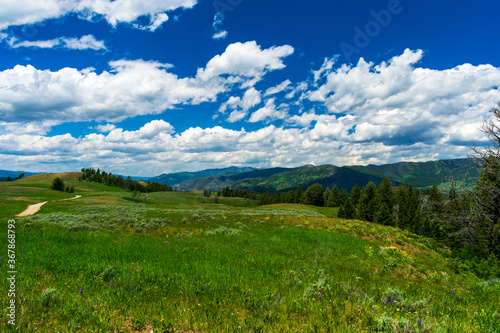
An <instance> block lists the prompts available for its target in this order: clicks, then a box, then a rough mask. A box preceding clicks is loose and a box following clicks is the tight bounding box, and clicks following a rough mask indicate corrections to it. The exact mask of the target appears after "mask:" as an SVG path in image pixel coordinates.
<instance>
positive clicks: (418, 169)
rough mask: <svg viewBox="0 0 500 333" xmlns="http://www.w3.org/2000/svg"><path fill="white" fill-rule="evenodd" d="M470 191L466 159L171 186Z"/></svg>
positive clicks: (263, 173)
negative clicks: (384, 186)
mask: <svg viewBox="0 0 500 333" xmlns="http://www.w3.org/2000/svg"><path fill="white" fill-rule="evenodd" d="M451 175H453V177H454V179H455V180H456V181H458V182H461V183H462V184H464V185H465V186H467V187H471V186H473V185H474V183H475V179H476V178H477V177H478V170H477V168H476V167H475V165H474V164H473V163H472V162H471V161H470V160H468V159H458V160H441V161H432V162H400V163H394V164H386V165H379V166H376V165H368V166H344V167H336V166H334V165H329V164H325V165H320V166H310V165H307V166H302V167H298V168H271V169H261V170H254V171H250V172H243V173H238V174H235V173H228V174H220V175H215V176H209V177H199V178H193V179H190V180H188V181H185V182H181V183H178V184H176V185H174V186H173V188H174V190H176V191H197V190H205V189H208V190H210V191H219V190H221V189H222V188H224V187H225V186H229V187H232V188H239V189H244V190H247V191H261V192H275V191H280V192H285V191H289V190H292V189H293V190H294V189H296V188H297V187H298V186H301V187H302V188H303V189H304V190H305V189H306V188H307V187H308V186H310V185H312V184H314V183H319V184H321V185H322V186H323V188H325V189H326V188H332V187H333V186H335V185H337V187H338V188H339V189H341V188H344V189H346V190H347V191H348V192H349V191H350V190H351V189H352V187H353V186H354V185H356V184H357V185H359V186H360V187H363V186H365V185H366V184H368V182H374V183H375V184H377V185H378V184H379V183H380V182H381V181H382V179H383V178H384V177H389V178H390V179H391V180H392V181H393V184H395V185H396V184H398V183H399V182H403V183H405V184H409V183H412V184H413V185H415V186H417V187H419V188H426V187H429V186H432V185H433V184H436V185H440V186H444V187H445V186H446V185H447V182H448V179H449V177H450V176H451Z"/></svg>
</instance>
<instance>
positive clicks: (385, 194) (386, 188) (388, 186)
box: [377, 177, 394, 210]
mask: <svg viewBox="0 0 500 333" xmlns="http://www.w3.org/2000/svg"><path fill="white" fill-rule="evenodd" d="M377 196H378V199H379V200H380V204H381V205H382V204H384V203H385V204H386V205H387V208H389V210H392V207H394V192H393V188H392V181H391V179H390V178H389V177H384V179H382V181H381V182H380V185H379V186H378V190H377Z"/></svg>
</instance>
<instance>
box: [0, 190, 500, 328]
mask: <svg viewBox="0 0 500 333" xmlns="http://www.w3.org/2000/svg"><path fill="white" fill-rule="evenodd" d="M14 183H15V182H14ZM27 185H28V184H27ZM34 185H36V184H34ZM38 185H42V184H38ZM97 185H99V186H97V187H93V186H94V185H89V184H87V183H80V184H78V186H80V187H81V188H80V190H79V192H77V193H76V194H81V195H83V197H82V198H80V199H76V200H69V201H51V202H49V203H48V204H46V205H45V206H44V209H43V210H42V211H41V212H40V213H38V214H36V215H34V216H31V217H25V218H18V219H16V220H17V223H16V226H17V227H16V235H17V238H16V246H17V248H16V253H17V259H18V261H17V269H18V274H17V281H16V282H17V283H16V286H17V298H16V300H17V304H18V307H17V311H18V318H17V319H18V320H17V323H18V326H17V327H16V328H12V327H10V326H9V325H7V323H6V320H5V318H6V317H5V313H6V310H5V309H6V307H7V302H8V298H7V297H6V296H2V297H1V298H0V300H1V303H2V308H3V309H4V310H3V311H4V312H3V313H4V315H3V317H2V319H1V320H0V331H2V332H10V331H12V332H57V331H60V332H91V331H93V332H98V331H103V332H132V331H138V332H150V331H151V330H153V331H154V332H332V331H333V332H394V331H395V330H394V329H393V327H396V331H398V332H425V331H428V332H500V319H499V318H498V317H499V313H500V306H499V304H498V299H500V284H493V283H491V284H490V283H480V282H481V281H480V280H478V279H477V278H475V277H474V276H471V275H461V274H456V273H454V272H453V270H452V267H453V262H452V261H451V260H450V259H448V258H447V250H446V249H443V248H441V247H440V246H439V244H436V243H435V242H433V241H432V240H429V239H426V238H422V237H418V236H416V235H413V234H410V233H407V232H404V233H403V232H401V231H399V230H397V229H395V228H387V227H383V226H380V225H376V224H371V223H366V222H362V221H356V220H343V219H338V218H336V217H335V215H336V209H332V208H314V207H310V206H305V205H293V204H280V205H270V206H262V207H256V206H254V203H253V202H250V201H245V200H243V199H236V198H222V200H221V204H215V203H213V202H212V199H211V198H204V197H203V194H202V193H200V192H192V193H171V192H162V193H151V194H149V195H148V196H147V198H146V199H145V200H144V198H143V199H140V200H139V201H137V202H135V201H131V198H132V195H131V193H127V192H123V191H111V190H108V191H106V190H107V188H103V187H102V186H104V185H101V184H97ZM26 188H31V187H26ZM75 188H76V186H75ZM42 190H43V189H42ZM43 191H50V190H43ZM53 192H55V191H52V192H44V193H43V194H40V193H38V192H22V191H21V190H19V188H18V187H16V186H12V185H8V186H7V185H4V184H0V193H1V195H5V198H7V200H6V202H7V203H8V204H9V205H11V204H12V205H13V204H14V203H15V202H16V200H15V199H16V198H17V196H16V195H14V194H16V193H17V194H19V195H20V196H23V197H26V198H28V199H29V201H35V199H36V198H39V197H40V196H42V197H44V198H49V197H50V196H51V195H54V197H55V198H56V199H59V198H60V196H61V195H64V196H67V197H71V196H72V195H69V194H63V193H53ZM9 193H10V194H9ZM13 193H14V194H13ZM12 207H13V208H12V209H11V210H10V211H12V213H19V212H20V211H22V210H23V209H24V208H22V207H21V209H19V211H16V210H15V209H17V208H20V207H17V206H15V205H13V206H12ZM2 214H4V216H5V217H8V216H9V215H8V214H10V213H2ZM10 216H11V215H10ZM1 225H2V229H3V230H4V232H2V233H1V234H0V239H1V244H2V246H5V247H6V245H5V244H7V232H6V231H5V225H6V224H5V223H2V224H1ZM3 252H4V253H5V251H3ZM0 257H1V258H2V259H1V260H0V278H1V279H2V280H4V281H5V279H6V277H7V276H6V272H7V270H8V269H7V265H6V261H5V257H4V255H0ZM80 288H81V291H82V292H81V294H80V293H79V291H80ZM0 295H7V284H6V283H2V284H0ZM395 296H398V301H397V302H395V301H392V302H391V301H390V297H393V298H394V297H395ZM388 297H389V299H388ZM21 309H22V310H21ZM418 319H420V326H417V320H418Z"/></svg>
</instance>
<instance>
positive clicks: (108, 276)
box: [101, 266, 116, 282]
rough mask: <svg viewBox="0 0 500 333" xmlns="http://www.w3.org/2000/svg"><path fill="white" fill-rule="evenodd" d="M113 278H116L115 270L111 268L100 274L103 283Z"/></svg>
mask: <svg viewBox="0 0 500 333" xmlns="http://www.w3.org/2000/svg"><path fill="white" fill-rule="evenodd" d="M115 276H116V270H115V268H114V267H113V266H108V267H106V268H105V269H104V270H103V271H102V273H101V277H102V280H103V281H105V282H108V281H110V280H111V279H112V278H114V277H115Z"/></svg>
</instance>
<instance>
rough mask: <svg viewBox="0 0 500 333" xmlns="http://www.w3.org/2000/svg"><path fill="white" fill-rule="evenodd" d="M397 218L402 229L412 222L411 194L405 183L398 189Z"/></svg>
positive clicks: (397, 223) (397, 222)
mask: <svg viewBox="0 0 500 333" xmlns="http://www.w3.org/2000/svg"><path fill="white" fill-rule="evenodd" d="M396 206H397V216H396V218H397V220H396V225H397V226H398V227H399V228H400V229H407V228H408V226H409V224H410V212H409V195H408V190H407V189H406V187H405V186H404V185H403V184H400V185H399V186H398V188H397V189H396Z"/></svg>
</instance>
